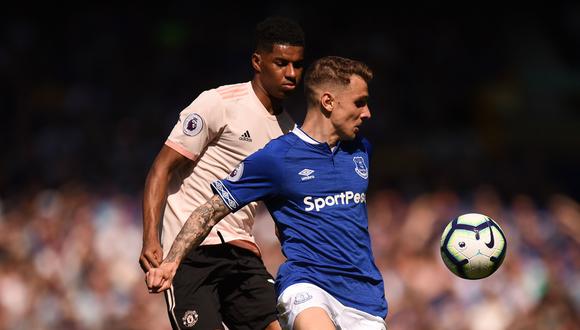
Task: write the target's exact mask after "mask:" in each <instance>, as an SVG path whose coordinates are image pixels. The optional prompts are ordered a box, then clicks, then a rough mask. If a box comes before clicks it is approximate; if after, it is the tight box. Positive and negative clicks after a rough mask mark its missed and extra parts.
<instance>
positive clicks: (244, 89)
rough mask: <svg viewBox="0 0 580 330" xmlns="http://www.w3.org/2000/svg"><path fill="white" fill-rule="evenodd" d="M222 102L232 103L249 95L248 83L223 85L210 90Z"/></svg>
mask: <svg viewBox="0 0 580 330" xmlns="http://www.w3.org/2000/svg"><path fill="white" fill-rule="evenodd" d="M210 91H211V92H212V93H214V94H215V95H216V96H217V97H219V98H220V99H221V100H222V101H224V102H232V101H236V100H239V99H240V98H244V97H247V96H249V95H250V83H249V82H243V83H237V84H230V85H223V86H219V87H217V88H214V89H212V90H210Z"/></svg>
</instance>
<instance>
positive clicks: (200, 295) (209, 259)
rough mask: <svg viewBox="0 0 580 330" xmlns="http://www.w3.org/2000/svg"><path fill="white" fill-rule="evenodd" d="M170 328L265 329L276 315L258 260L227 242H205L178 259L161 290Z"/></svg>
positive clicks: (272, 294) (269, 284) (269, 280)
mask: <svg viewBox="0 0 580 330" xmlns="http://www.w3.org/2000/svg"><path fill="white" fill-rule="evenodd" d="M165 299H166V302H167V306H168V312H169V319H170V321H171V326H172V327H173V329H203V330H207V329H223V326H222V322H223V323H225V324H226V325H227V326H228V328H229V329H230V330H235V329H248V330H250V329H251V330H254V329H260V330H261V329H264V328H265V327H266V326H267V325H268V324H270V323H271V322H272V321H274V320H276V319H277V311H276V300H277V298H276V293H275V291H274V280H273V278H272V276H271V275H270V274H269V273H268V271H267V270H266V268H265V267H264V263H263V262H262V260H261V259H260V258H259V257H258V256H256V255H255V254H254V253H252V252H251V251H249V250H246V249H243V248H239V247H236V246H233V245H230V244H219V245H204V246H200V247H198V248H197V249H194V250H192V251H191V252H190V253H189V254H188V255H187V257H186V258H185V259H184V260H183V261H182V263H181V265H180V266H179V268H178V269H177V272H176V273H175V277H174V278H173V286H172V287H171V288H170V289H169V290H167V291H166V292H165Z"/></svg>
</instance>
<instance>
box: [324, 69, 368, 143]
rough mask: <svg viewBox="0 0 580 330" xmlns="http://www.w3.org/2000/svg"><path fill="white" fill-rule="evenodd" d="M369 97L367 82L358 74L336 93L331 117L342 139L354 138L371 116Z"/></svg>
mask: <svg viewBox="0 0 580 330" xmlns="http://www.w3.org/2000/svg"><path fill="white" fill-rule="evenodd" d="M368 98H369V92H368V86H367V83H366V82H365V81H364V79H362V78H361V77H359V76H357V75H353V76H352V77H351V79H350V85H348V86H347V87H346V88H344V89H340V90H339V91H338V92H337V93H336V96H335V99H334V104H335V105H334V108H333V110H332V114H331V116H330V118H331V120H332V123H333V125H334V128H335V129H336V132H337V134H338V136H339V137H340V139H341V140H352V139H354V138H355V137H356V134H357V133H358V131H359V129H360V126H361V125H362V123H363V122H364V121H366V120H368V119H369V118H371V111H370V109H369V106H368V103H367V101H368Z"/></svg>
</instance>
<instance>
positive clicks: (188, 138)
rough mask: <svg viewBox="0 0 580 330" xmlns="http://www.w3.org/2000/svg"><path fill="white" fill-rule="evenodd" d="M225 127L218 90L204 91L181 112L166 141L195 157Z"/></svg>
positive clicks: (223, 106) (179, 150) (177, 149)
mask: <svg viewBox="0 0 580 330" xmlns="http://www.w3.org/2000/svg"><path fill="white" fill-rule="evenodd" d="M224 126H225V105H224V103H223V101H222V99H221V97H220V95H219V94H218V93H217V92H216V91H215V90H210V91H205V92H203V93H201V94H200V95H199V96H198V97H197V98H196V99H195V100H194V101H193V102H192V103H191V104H190V105H189V106H188V107H187V108H185V109H184V110H183V111H181V113H180V114H179V120H178V121H177V123H176V124H175V126H174V127H173V130H172V131H171V133H170V134H169V137H168V138H167V141H165V144H166V145H168V146H169V147H171V148H172V149H174V150H175V151H177V152H179V153H180V154H182V155H183V156H185V157H187V158H189V159H195V158H197V156H199V155H200V154H201V152H202V151H203V150H204V149H205V147H206V146H207V145H208V144H209V142H211V141H212V140H213V139H214V138H215V137H216V136H217V135H218V134H219V132H220V131H221V130H222V128H223V127H224Z"/></svg>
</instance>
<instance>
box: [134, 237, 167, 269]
mask: <svg viewBox="0 0 580 330" xmlns="http://www.w3.org/2000/svg"><path fill="white" fill-rule="evenodd" d="M162 260H163V249H162V248H161V243H159V240H158V239H150V240H143V248H142V249H141V256H140V257H139V264H140V265H141V269H143V272H145V273H147V272H148V271H149V269H151V268H153V267H159V264H161V261H162Z"/></svg>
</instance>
